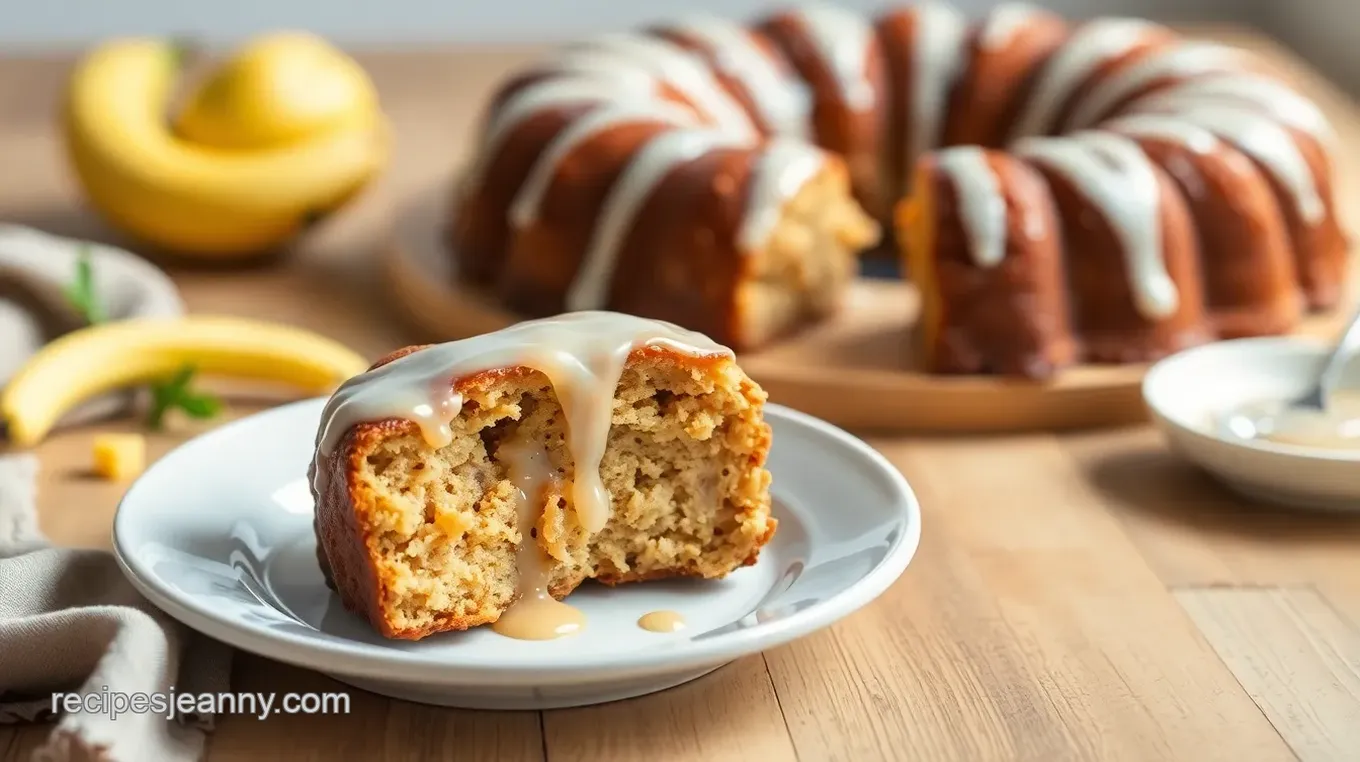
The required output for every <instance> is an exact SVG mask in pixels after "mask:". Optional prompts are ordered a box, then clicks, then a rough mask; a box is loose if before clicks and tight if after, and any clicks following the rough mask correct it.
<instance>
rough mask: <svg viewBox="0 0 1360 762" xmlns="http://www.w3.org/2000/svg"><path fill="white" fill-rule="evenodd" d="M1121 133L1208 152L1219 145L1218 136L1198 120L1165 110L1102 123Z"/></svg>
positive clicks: (1195, 150)
mask: <svg viewBox="0 0 1360 762" xmlns="http://www.w3.org/2000/svg"><path fill="white" fill-rule="evenodd" d="M1100 128H1101V129H1102V130H1112V131H1114V132H1118V133H1120V134H1121V135H1128V136H1130V137H1138V138H1156V139H1161V140H1167V141H1171V142H1173V143H1179V144H1180V145H1183V146H1185V147H1186V148H1189V149H1190V150H1191V151H1194V152H1195V153H1200V154H1207V153H1210V152H1211V151H1213V150H1214V149H1215V148H1216V147H1218V145H1219V142H1218V138H1217V137H1215V136H1214V134H1213V133H1212V132H1210V131H1208V130H1206V129H1204V128H1203V127H1200V126H1199V125H1197V124H1191V123H1190V122H1187V121H1185V120H1183V119H1178V118H1177V117H1175V116H1170V115H1162V114H1130V115H1128V116H1121V117H1119V118H1118V119H1115V120H1114V121H1111V122H1105V123H1103V124H1101V125H1100Z"/></svg>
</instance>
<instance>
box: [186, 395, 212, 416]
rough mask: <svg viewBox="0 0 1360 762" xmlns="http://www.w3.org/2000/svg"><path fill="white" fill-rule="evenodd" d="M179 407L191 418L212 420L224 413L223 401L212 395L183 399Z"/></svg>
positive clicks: (191, 396)
mask: <svg viewBox="0 0 1360 762" xmlns="http://www.w3.org/2000/svg"><path fill="white" fill-rule="evenodd" d="M179 406H180V409H182V410H183V411H184V412H185V413H187V414H188V415H189V416H190V417H191V418H212V417H213V416H215V415H217V414H218V413H219V412H221V411H222V401H221V400H219V399H218V398H216V397H214V396H212V395H210V394H193V395H189V396H186V397H182V398H181V399H180V402H179Z"/></svg>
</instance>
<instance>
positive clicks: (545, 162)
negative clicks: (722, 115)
mask: <svg viewBox="0 0 1360 762" xmlns="http://www.w3.org/2000/svg"><path fill="white" fill-rule="evenodd" d="M633 121H639V122H645V121H654V122H665V123H668V124H673V125H676V126H682V125H693V124H695V123H696V119H695V116H694V115H693V114H692V113H691V112H690V111H689V110H688V109H686V108H685V107H684V106H681V105H679V104H675V103H670V102H667V101H646V100H644V101H639V102H636V103H627V102H625V103H614V104H609V105H606V106H601V107H600V108H598V109H595V110H594V111H591V112H589V113H587V114H585V115H583V116H581V117H579V118H577V119H576V121H574V122H572V123H571V124H570V125H569V126H568V127H567V128H566V129H564V130H562V131H561V132H560V133H558V134H557V136H556V137H554V138H553V139H552V142H550V143H549V144H548V146H547V148H545V149H543V154H542V155H541V156H539V157H538V159H537V160H535V161H534V167H533V169H531V170H529V176H528V177H527V178H525V180H524V184H523V185H521V186H520V188H519V191H518V192H516V194H515V199H514V201H513V202H511V204H510V222H511V224H512V225H514V226H515V227H519V228H523V227H526V226H528V225H532V224H533V223H534V221H535V220H537V219H538V211H539V208H540V206H541V205H542V203H543V197H544V195H546V194H547V192H548V188H549V187H550V186H551V185H552V181H553V177H554V176H556V174H557V166H558V165H559V164H561V163H562V160H563V159H564V158H566V156H567V154H569V153H571V151H572V149H574V148H576V147H577V146H579V145H580V144H581V143H583V142H585V141H586V140H589V139H590V138H591V137H592V136H594V135H597V134H599V133H600V132H603V131H605V130H608V129H611V128H613V127H617V126H618V125H621V124H626V123H628V122H633Z"/></svg>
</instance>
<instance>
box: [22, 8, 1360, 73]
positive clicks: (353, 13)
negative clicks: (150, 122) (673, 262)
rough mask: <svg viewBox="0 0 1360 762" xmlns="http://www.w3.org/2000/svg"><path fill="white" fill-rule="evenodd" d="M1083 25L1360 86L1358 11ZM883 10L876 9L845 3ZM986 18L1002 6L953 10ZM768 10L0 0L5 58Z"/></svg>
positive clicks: (489, 35)
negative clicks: (1241, 32)
mask: <svg viewBox="0 0 1360 762" xmlns="http://www.w3.org/2000/svg"><path fill="white" fill-rule="evenodd" d="M1034 1H1035V3H1036V4H1039V5H1045V6H1047V7H1050V8H1053V9H1055V10H1057V11H1060V12H1062V13H1063V14H1065V15H1068V16H1073V17H1081V16H1091V15H1098V14H1127V15H1136V16H1144V17H1149V18H1156V19H1164V20H1168V21H1214V20H1217V21H1234V22H1238V23H1244V24H1250V25H1253V26H1256V27H1258V28H1260V29H1262V30H1263V31H1265V32H1267V33H1269V34H1272V35H1274V36H1276V37H1277V38H1278V39H1280V40H1281V41H1283V42H1285V43H1286V44H1288V45H1290V46H1291V47H1293V48H1295V49H1296V50H1298V51H1299V52H1300V53H1302V54H1303V55H1304V56H1305V57H1307V58H1309V59H1311V60H1312V61H1313V62H1314V63H1315V64H1316V65H1318V66H1319V67H1321V68H1322V69H1323V70H1324V71H1326V72H1327V73H1329V74H1330V75H1332V76H1333V77H1334V78H1336V79H1337V80H1339V81H1340V82H1342V83H1343V84H1345V85H1347V86H1356V85H1360V0H1034ZM840 2H841V4H842V5H845V6H847V7H853V8H859V9H862V10H865V11H873V10H876V9H879V8H882V7H884V6H885V5H888V3H885V2H879V1H878V0H840ZM954 2H955V4H956V5H958V7H960V8H962V9H964V10H966V11H969V12H970V13H978V12H980V11H982V10H983V9H985V8H987V7H989V6H991V5H993V4H994V2H993V0H954ZM779 4H787V3H772V2H762V1H761V0H726V1H724V0H631V1H629V0H0V50H8V51H12V52H14V51H23V50H28V49H33V48H50V47H63V48H65V47H73V46H79V45H84V44H87V43H88V42H90V41H91V40H95V39H98V38H101V37H106V36H109V35H114V34H124V33H160V34H167V33H191V34H194V35H195V36H199V37H201V38H203V39H205V40H207V41H210V42H216V43H222V44H229V43H231V42H233V41H235V40H239V39H241V38H242V37H244V36H246V35H249V34H251V33H253V32H256V31H259V30H263V29H270V28H278V27H298V28H306V29H310V30H312V31H315V32H318V33H320V34H324V35H326V36H328V37H331V38H332V39H335V40H337V41H340V42H344V43H349V44H357V45H371V44H380V45H404V44H428V43H440V42H462V43H495V42H526V41H546V40H556V39H562V38H567V37H574V36H579V35H582V34H587V33H590V32H592V31H597V30H605V29H615V28H623V27H630V26H636V25H639V24H642V23H646V22H649V21H655V20H659V19H663V18H666V17H669V16H675V15H678V14H681V13H684V12H686V11H687V10H694V9H702V10H709V11H714V12H718V13H722V14H724V15H729V16H734V17H746V16H751V15H755V14H757V13H760V12H762V11H764V10H766V9H768V8H771V7H775V6H776V5H779Z"/></svg>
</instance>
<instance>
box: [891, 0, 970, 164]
mask: <svg viewBox="0 0 1360 762" xmlns="http://www.w3.org/2000/svg"><path fill="white" fill-rule="evenodd" d="M967 34H968V20H967V18H966V17H965V16H964V15H963V14H962V13H960V12H959V11H957V10H955V9H954V8H953V7H951V6H948V5H945V4H943V3H935V2H930V3H924V4H922V5H919V6H917V7H916V39H915V40H913V46H912V63H911V66H912V86H911V92H912V96H911V97H912V102H911V123H910V129H908V130H906V133H907V140H908V142H907V146H906V148H907V150H906V153H905V155H904V156H903V159H904V161H905V166H903V167H902V177H903V178H910V177H912V173H913V172H914V170H915V168H916V161H917V160H918V159H919V158H920V157H921V155H922V154H924V153H925V152H927V151H929V150H931V149H933V148H935V147H936V146H937V145H939V143H940V132H941V130H942V129H943V128H944V116H945V110H946V108H947V106H948V105H949V104H948V99H949V91H950V89H951V88H952V87H953V85H954V82H955V81H956V80H957V78H958V76H959V72H960V69H961V68H962V66H963V61H964V53H965V52H966V51H965V50H964V48H965V46H964V44H963V42H964V38H965V37H966V36H967Z"/></svg>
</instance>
